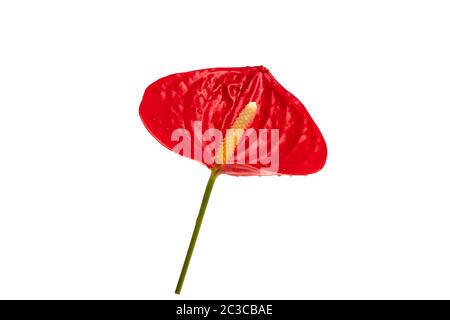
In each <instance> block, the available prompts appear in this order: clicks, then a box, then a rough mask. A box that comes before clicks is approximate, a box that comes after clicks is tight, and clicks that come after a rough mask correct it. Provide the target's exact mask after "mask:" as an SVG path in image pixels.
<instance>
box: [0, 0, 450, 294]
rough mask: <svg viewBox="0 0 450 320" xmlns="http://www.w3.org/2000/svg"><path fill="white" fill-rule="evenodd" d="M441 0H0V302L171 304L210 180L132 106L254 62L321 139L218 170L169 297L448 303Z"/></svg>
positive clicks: (447, 77)
mask: <svg viewBox="0 0 450 320" xmlns="http://www.w3.org/2000/svg"><path fill="white" fill-rule="evenodd" d="M449 9H450V8H449V5H448V2H446V1H370V2H369V1H308V2H307V3H306V2H301V1H290V2H288V1H284V2H283V1H261V0H259V1H226V2H223V1H177V2H175V1H159V2H156V1H155V2H151V1H121V2H119V1H76V2H67V1H65V2H63V1H27V2H25V1H8V2H7V1H3V2H2V4H0V298H41V299H47V298H59V299H66V298H85V299H91V298H92V299H94V298H102V299H108V298H126V299H127V298H136V299H152V298H161V299H163V298H168V299H172V298H174V299H177V298H179V297H178V296H176V295H175V294H174V293H173V292H174V289H175V285H176V282H177V279H178V275H179V272H180V269H181V265H182V262H183V259H184V256H185V252H186V249H187V246H188V243H189V239H190V236H191V232H192V229H193V226H194V222H195V219H196V216H197V211H198V208H199V205H200V201H201V198H202V194H203V190H204V186H205V184H206V181H207V178H208V175H209V172H208V170H207V169H206V168H205V167H203V166H201V165H200V164H198V163H197V162H194V161H190V160H188V159H186V158H182V157H180V156H178V155H177V154H175V153H172V152H170V151H168V150H167V149H165V148H164V147H162V146H161V145H159V144H158V142H157V141H156V140H154V139H153V138H152V137H151V136H150V134H149V133H148V132H147V131H146V129H145V128H144V126H143V125H142V123H141V120H140V118H139V116H138V107H139V103H140V100H141V97H142V94H143V92H144V90H145V88H146V87H147V86H148V85H149V84H150V83H151V82H153V81H155V80H157V79H158V78H160V77H162V76H165V75H167V74H171V73H175V72H182V71H189V70H192V69H198V68H207V67H218V66H246V65H264V66H266V67H267V68H269V69H270V70H271V72H272V73H273V74H274V75H275V77H276V78H277V79H278V80H279V81H280V82H281V83H282V84H283V85H284V86H285V87H286V88H287V89H288V90H290V91H291V92H293V93H294V94H295V95H296V96H297V97H299V98H300V100H302V102H303V103H304V104H305V105H306V107H307V108H308V110H309V111H310V113H311V115H312V117H313V118H314V119H315V121H316V123H317V124H318V126H319V127H320V129H321V131H322V133H323V134H324V136H325V139H326V141H327V144H328V149H329V157H328V162H327V164H326V166H325V168H324V169H323V171H321V172H320V173H318V174H315V175H311V176H307V177H287V176H286V177H260V178H259V177H253V178H235V177H230V176H220V177H219V178H218V180H217V182H216V186H215V189H214V190H213V194H212V197H211V201H210V204H209V207H208V210H207V213H206V216H205V220H204V223H203V226H202V230H201V233H200V236H199V239H198V243H197V247H196V250H195V252H194V256H193V259H192V262H191V266H190V269H189V272H188V275H187V278H186V281H185V284H184V289H183V292H182V295H181V298H186V299H197V298H203V299H214V298H254V299H257V298H268V299H271V298H288V299H291V298H292V299H304V298H305V299H315V298H325V299H328V298H340V299H349V298H360V299H368V298H376V299H378V298H387V299H391V298H450V272H449V270H450V254H449V249H450V210H449V209H450V206H449V198H448V191H449V181H450V171H449V162H450V152H449V142H448V138H449V136H450V129H449V125H448V121H449V116H450V113H449V108H450V95H449V89H450V86H449V85H450V62H449V61H450V59H449V57H450V44H449V30H450V19H449V12H450V11H449Z"/></svg>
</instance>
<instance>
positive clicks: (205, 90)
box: [139, 67, 327, 175]
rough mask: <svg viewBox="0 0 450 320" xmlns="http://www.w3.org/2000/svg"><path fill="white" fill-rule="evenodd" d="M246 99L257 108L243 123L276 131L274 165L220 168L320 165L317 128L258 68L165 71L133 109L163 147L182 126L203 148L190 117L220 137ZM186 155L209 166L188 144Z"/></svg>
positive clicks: (306, 168) (295, 171)
mask: <svg viewBox="0 0 450 320" xmlns="http://www.w3.org/2000/svg"><path fill="white" fill-rule="evenodd" d="M251 101H254V102H256V103H257V105H258V109H257V113H256V116H255V118H254V120H253V121H252V122H251V123H250V125H249V128H253V129H255V130H257V131H258V130H259V129H269V130H272V129H278V130H279V150H278V151H279V163H278V166H277V167H276V168H275V169H274V168H270V167H268V166H267V165H264V164H261V163H259V162H258V163H253V164H240V165H238V164H227V165H223V166H222V169H221V171H222V172H223V173H227V174H231V175H268V174H288V175H306V174H311V173H314V172H317V171H319V170H320V169H321V168H322V167H323V166H324V164H325V161H326V157H327V148H326V144H325V140H324V139H323V136H322V134H321V132H320V130H319V129H318V127H317V126H316V124H315V123H314V121H313V119H312V118H311V116H310V115H309V113H308V111H307V110H306V108H305V107H304V106H303V104H302V103H301V102H300V101H299V100H298V99H297V98H296V97H295V96H294V95H292V94H291V93H290V92H288V91H287V90H286V89H284V88H283V87H282V86H281V85H280V84H279V83H278V82H277V81H276V80H275V78H274V77H273V76H272V74H270V72H269V71H268V70H267V69H266V68H264V67H243V68H212V69H203V70H196V71H191V72H185V73H177V74H173V75H169V76H167V77H164V78H161V79H159V80H158V81H156V82H154V83H152V84H151V85H150V86H149V87H148V88H147V90H146V91H145V93H144V97H143V99H142V102H141V105H140V109H139V113H140V116H141V119H142V121H143V122H144V124H145V126H146V127H147V129H148V130H149V131H150V133H151V134H152V135H153V136H154V137H155V138H156V139H157V140H158V141H159V142H160V143H161V144H163V145H164V146H166V147H167V148H169V149H171V150H173V149H174V147H175V146H176V145H177V144H178V143H179V141H178V140H175V141H173V140H172V133H173V132H174V130H177V129H180V128H182V129H185V130H187V132H189V134H190V135H191V137H192V139H193V140H196V142H197V143H199V145H200V146H201V151H202V152H203V151H204V149H205V147H206V146H207V145H208V144H209V142H207V141H202V139H201V137H200V138H199V137H198V135H195V134H194V122H195V121H200V123H201V127H202V131H203V132H204V131H205V130H207V129H209V128H215V129H219V130H220V131H221V132H222V134H223V135H224V136H225V131H226V130H227V129H229V128H230V127H231V126H232V125H233V123H234V121H235V120H236V118H237V117H238V115H239V113H240V112H241V111H242V110H243V108H244V107H245V106H246V105H247V104H248V103H249V102H251ZM193 142H194V141H193ZM258 148H259V147H258ZM185 156H186V155H185ZM188 156H189V157H190V158H191V159H195V160H199V161H201V162H202V163H203V164H204V165H206V166H207V167H212V166H213V164H208V163H206V161H204V160H203V159H199V158H198V157H197V158H196V157H195V153H194V148H193V147H192V152H191V154H190V155H188Z"/></svg>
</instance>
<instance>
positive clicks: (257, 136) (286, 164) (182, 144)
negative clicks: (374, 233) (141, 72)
mask: <svg viewBox="0 0 450 320" xmlns="http://www.w3.org/2000/svg"><path fill="white" fill-rule="evenodd" d="M139 113H140V116H141V119H142V121H143V122H144V124H145V126H146V127H147V129H148V130H149V131H150V133H151V134H152V135H153V136H154V137H155V138H156V139H157V140H158V141H159V142H160V143H161V144H162V145H164V146H165V147H167V148H168V149H170V150H172V151H175V152H177V153H179V154H181V155H183V156H185V157H188V158H191V159H194V160H197V161H199V162H201V163H202V164H204V165H205V166H207V167H208V168H210V169H211V177H210V179H209V181H208V185H207V187H206V190H205V195H204V197H203V201H202V205H201V208H200V212H199V217H198V219H197V223H196V226H195V229H194V233H193V236H192V239H191V243H190V245H189V249H188V253H187V256H186V259H185V263H184V265H183V269H182V272H181V275H180V279H179V281H178V285H177V289H176V293H180V291H181V287H182V285H183V281H184V277H185V275H186V272H187V268H188V265H189V261H190V258H191V255H192V252H193V249H194V246H195V242H196V240H197V236H198V232H199V230H200V225H201V222H202V219H203V215H204V213H205V210H206V205H207V203H208V199H209V196H210V193H211V190H212V187H213V185H214V182H215V179H216V177H217V176H218V175H219V174H221V173H225V174H229V175H236V176H242V175H244V176H251V175H282V174H287V175H306V174H311V173H315V172H317V171H319V170H320V169H322V167H323V166H324V164H325V161H326V157H327V148H326V144H325V140H324V138H323V136H322V134H321V133H320V130H319V129H318V127H317V126H316V124H315V123H314V121H313V119H312V118H311V116H310V115H309V113H308V111H307V110H306V109H305V107H304V106H303V104H302V103H301V102H300V100H298V99H297V98H296V97H295V96H294V95H293V94H291V93H290V92H289V91H287V90H286V89H284V88H283V87H282V86H281V84H279V83H278V82H277V80H275V78H274V77H273V76H272V74H271V73H270V72H269V71H268V70H267V69H266V68H264V67H243V68H211V69H203V70H196V71H191V72H185V73H177V74H172V75H169V76H167V77H164V78H162V79H159V80H158V81H156V82H154V83H152V84H151V85H150V86H149V87H148V88H147V90H146V91H145V94H144V97H143V99H142V103H141V105H140V109H139Z"/></svg>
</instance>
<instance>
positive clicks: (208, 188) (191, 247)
mask: <svg viewBox="0 0 450 320" xmlns="http://www.w3.org/2000/svg"><path fill="white" fill-rule="evenodd" d="M219 173H220V169H219V168H217V167H216V168H212V169H211V175H210V176H209V180H208V184H207V185H206V189H205V193H204V194H203V200H202V204H201V206H200V211H199V213H198V217H197V221H196V222H195V228H194V232H193V233H192V238H191V242H190V243H189V248H188V251H187V253H186V258H185V259H184V263H183V268H182V269H181V273H180V278H179V279H178V283H177V288H176V289H175V293H176V294H180V292H181V288H182V287H183V282H184V278H185V277H186V272H187V270H188V268H189V262H190V261H191V257H192V252H194V247H195V243H196V242H197V237H198V233H199V232H200V227H201V225H202V221H203V217H204V216H205V211H206V207H207V205H208V200H209V196H210V195H211V191H212V188H213V186H214V182H215V181H216V178H217V176H218V175H219Z"/></svg>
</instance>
